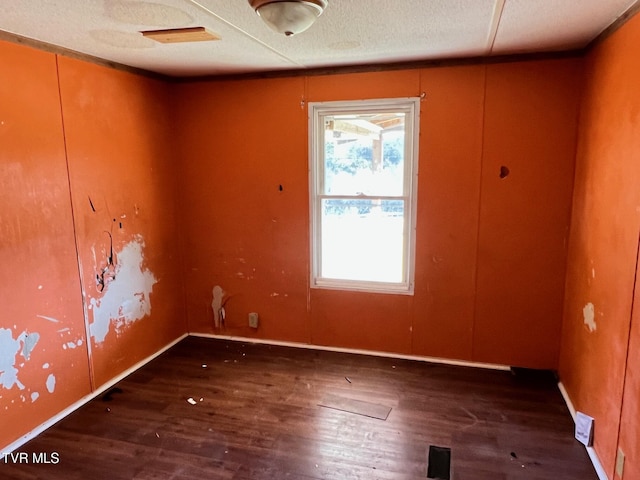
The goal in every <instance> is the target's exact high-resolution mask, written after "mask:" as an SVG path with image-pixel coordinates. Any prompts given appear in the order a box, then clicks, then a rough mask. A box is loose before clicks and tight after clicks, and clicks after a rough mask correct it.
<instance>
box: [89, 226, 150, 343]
mask: <svg viewBox="0 0 640 480" xmlns="http://www.w3.org/2000/svg"><path fill="white" fill-rule="evenodd" d="M143 248H144V240H143V239H142V237H141V236H137V237H136V239H135V240H133V241H131V242H129V243H128V244H127V245H125V246H124V247H123V248H122V250H121V251H120V252H118V253H117V255H116V258H118V264H117V266H116V271H115V273H116V278H115V280H113V281H111V282H109V283H108V284H107V285H106V286H105V289H104V291H103V292H102V293H103V294H102V297H101V298H98V299H96V298H92V299H91V300H90V306H89V310H90V311H91V312H92V317H93V322H91V323H90V324H89V330H90V333H91V336H92V337H93V338H94V340H95V341H96V343H102V342H104V339H105V337H106V336H107V333H109V330H110V329H111V327H112V326H113V327H114V330H115V331H116V333H117V334H120V333H122V331H123V330H124V328H125V327H127V326H128V325H129V324H131V323H133V322H136V321H138V320H141V319H142V318H144V317H145V316H147V315H149V314H151V292H152V291H153V285H154V284H156V283H157V281H158V280H157V279H156V277H155V276H154V275H153V273H152V272H151V271H150V270H148V269H143V267H142V264H143V260H144V256H143Z"/></svg>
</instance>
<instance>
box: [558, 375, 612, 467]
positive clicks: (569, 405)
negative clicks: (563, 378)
mask: <svg viewBox="0 0 640 480" xmlns="http://www.w3.org/2000/svg"><path fill="white" fill-rule="evenodd" d="M558 389H559V390H560V393H561V394H562V398H564V401H565V403H566V404H567V408H568V409H569V412H571V417H572V418H573V421H574V423H575V421H576V409H575V407H574V406H573V402H572V401H571V398H569V393H568V392H567V389H566V388H564V385H563V384H562V382H558ZM576 441H577V440H576ZM586 449H587V454H588V455H589V458H590V459H591V463H592V464H593V468H595V470H596V473H597V474H598V478H599V479H600V480H609V477H608V476H607V474H606V472H605V471H604V468H602V464H601V463H600V459H599V458H598V454H597V453H596V450H595V449H594V448H593V447H586Z"/></svg>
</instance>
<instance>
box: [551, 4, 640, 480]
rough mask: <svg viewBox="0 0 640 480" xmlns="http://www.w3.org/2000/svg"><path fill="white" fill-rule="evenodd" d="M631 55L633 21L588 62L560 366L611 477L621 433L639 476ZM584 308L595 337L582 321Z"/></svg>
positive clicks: (635, 71) (635, 101)
mask: <svg viewBox="0 0 640 480" xmlns="http://www.w3.org/2000/svg"><path fill="white" fill-rule="evenodd" d="M638 47H640V17H638V16H636V17H635V18H633V19H632V20H631V21H630V22H628V23H627V24H625V25H624V26H623V27H622V28H621V29H620V30H618V31H617V32H616V33H614V34H613V35H612V36H611V37H609V38H608V39H607V40H605V41H604V42H603V43H602V44H600V45H598V46H597V47H596V48H595V50H593V51H591V52H590V53H589V55H588V58H587V60H588V62H587V69H586V72H585V76H586V87H585V92H584V99H583V103H582V112H581V117H580V128H579V129H580V136H579V142H578V152H577V160H576V176H575V194H574V206H573V215H572V226H571V233H570V247H569V260H568V267H567V282H566V300H565V307H564V325H563V331H562V349H561V357H560V378H561V380H562V382H563V383H564V385H565V387H566V389H567V391H568V394H569V396H570V398H571V400H572V401H573V403H574V405H575V407H576V409H577V410H580V411H583V412H585V413H587V414H588V415H591V416H593V417H595V443H594V445H595V449H596V452H597V454H598V456H599V458H600V460H601V462H602V463H603V466H604V468H605V469H606V471H607V474H608V475H609V478H614V462H615V456H616V447H617V442H618V434H619V431H620V429H621V431H620V434H621V438H620V441H621V447H622V448H623V450H625V453H626V454H627V469H629V470H628V471H632V472H638V468H639V464H638V462H639V460H640V459H639V455H640V453H639V452H638V450H637V437H638V428H637V425H638V422H637V414H638V411H639V406H640V403H639V402H640V392H639V391H638V384H637V380H636V375H637V368H638V367H637V366H638V363H637V350H636V351H634V350H632V349H630V348H629V341H631V345H632V346H634V345H637V342H638V338H637V335H638V327H637V325H634V327H631V318H632V313H631V310H632V303H633V299H634V279H635V278H636V273H637V272H636V256H637V251H638V233H639V231H640V190H639V189H638V185H639V184H640V168H639V165H640V137H639V136H638V132H639V131H640V130H639V129H640V117H639V114H640V93H639V92H638V88H637V86H638V85H639V84H640V59H639V58H638V56H637V50H638ZM588 304H592V305H593V308H594V312H595V326H596V328H595V330H594V331H590V329H589V328H588V326H587V325H586V324H585V321H584V319H585V316H584V309H585V307H586V306H587V305H588ZM635 306H636V308H637V306H638V304H637V303H636V304H635ZM636 323H637V322H636ZM630 332H632V333H633V336H632V337H631V338H630ZM627 354H629V359H628V361H627ZM625 374H626V378H627V379H628V380H629V381H628V383H627V388H626V390H625V389H624V383H625ZM623 403H624V419H623V420H624V421H623V423H622V424H621V423H620V412H621V408H622V404H623ZM631 439H634V440H631ZM625 478H638V475H637V474H636V475H634V474H631V473H630V474H628V475H625Z"/></svg>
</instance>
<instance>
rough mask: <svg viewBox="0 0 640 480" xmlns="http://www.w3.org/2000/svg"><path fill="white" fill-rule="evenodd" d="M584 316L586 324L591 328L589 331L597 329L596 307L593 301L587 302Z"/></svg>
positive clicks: (583, 312)
mask: <svg viewBox="0 0 640 480" xmlns="http://www.w3.org/2000/svg"><path fill="white" fill-rule="evenodd" d="M582 316H583V317H584V324H585V325H586V326H587V328H588V329H589V333H593V332H595V331H596V309H595V307H594V306H593V303H591V302H589V303H587V304H586V305H585V306H584V308H583V309H582Z"/></svg>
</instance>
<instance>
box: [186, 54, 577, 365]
mask: <svg viewBox="0 0 640 480" xmlns="http://www.w3.org/2000/svg"><path fill="white" fill-rule="evenodd" d="M580 67H581V62H580V61H579V60H557V61H539V62H529V63H512V64H504V65H489V66H482V65H479V66H469V67H447V68H434V69H427V70H422V71H421V70H404V71H402V70H401V71H392V72H379V73H361V74H349V75H328V76H311V77H295V78H283V79H269V80H243V81H217V82H216V81H212V82H196V83H192V84H183V85H180V86H178V87H176V89H177V97H176V103H175V105H176V110H177V112H178V113H177V121H178V123H179V124H180V125H181V126H182V127H183V128H182V129H181V131H180V139H179V150H180V151H181V152H182V154H183V161H182V163H183V165H184V166H185V167H184V170H183V176H182V177H181V180H182V195H181V211H182V212H183V213H184V215H185V233H186V235H185V238H186V243H185V256H186V275H187V286H186V288H187V292H188V294H187V311H188V316H189V330H190V331H191V332H204V333H212V332H214V328H213V314H212V311H211V299H212V294H211V289H212V287H213V286H214V285H220V286H222V287H223V288H224V289H225V290H226V291H227V292H228V293H229V294H230V297H229V300H228V301H227V303H226V310H227V314H228V316H227V321H226V328H225V329H222V330H220V331H217V333H221V334H227V335H243V336H250V337H251V336H256V337H259V338H269V339H277V340H292V341H298V342H307V343H312V344H318V345H331V346H338V347H350V348H361V349H370V350H379V351H390V352H397V353H407V354H409V353H412V354H418V355H426V356H439V357H447V358H457V359H469V360H476V361H489V362H497V363H506V364H515V365H522V366H529V367H541V368H554V367H556V365H557V356H558V349H559V342H558V335H559V331H560V325H561V319H562V289H563V282H564V266H565V256H566V245H565V242H564V238H565V235H566V232H567V228H568V224H569V211H570V202H571V189H572V183H573V159H574V154H575V151H574V148H575V135H576V124H577V121H576V119H577V108H578V101H579V98H578V95H579V86H580V79H581V76H580V75H581V70H580ZM423 92H424V94H425V99H424V100H423V101H422V102H421V124H422V134H421V138H420V166H419V169H420V176H419V178H420V180H419V193H418V198H419V200H418V233H417V259H416V264H417V271H416V291H415V295H413V296H402V295H375V294H366V293H353V292H339V291H331V290H319V289H310V288H309V286H308V285H309V280H308V275H309V239H308V236H309V207H308V198H307V197H308V164H307V162H308V160H307V157H308V145H307V136H308V131H307V112H306V104H305V103H301V102H302V101H303V100H304V101H306V102H314V101H330V100H344V99H361V98H387V97H403V96H418V95H420V94H421V93H423ZM540 142H542V143H543V144H542V145H541V144H540ZM502 164H507V165H509V166H510V168H511V170H512V174H511V175H510V176H509V177H508V178H507V179H505V180H499V179H498V173H499V165H502ZM498 180H499V181H498ZM279 185H282V186H283V191H282V192H280V191H279ZM530 196H533V198H531V197H530ZM507 234H509V235H507ZM528 235H535V236H536V239H535V242H534V241H533V240H532V239H531V238H529V237H528ZM534 247H535V250H532V248H534ZM496 256H497V259H496ZM494 261H498V262H500V264H499V266H498V267H493V262H494ZM512 262H518V263H517V264H518V267H519V270H516V271H513V270H511V264H512ZM478 275H480V277H479V276H478ZM531 282H534V285H533V287H532V286H531ZM531 307H534V308H531ZM250 311H257V312H258V313H260V315H261V319H262V322H261V327H260V328H259V329H258V331H257V332H254V331H252V330H251V329H250V328H249V327H248V326H247V319H246V318H247V314H248V313H249V312H250ZM501 317H506V318H501ZM505 323H507V324H508V327H509V328H508V329H504V328H505ZM549 338H553V341H552V342H549Z"/></svg>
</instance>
